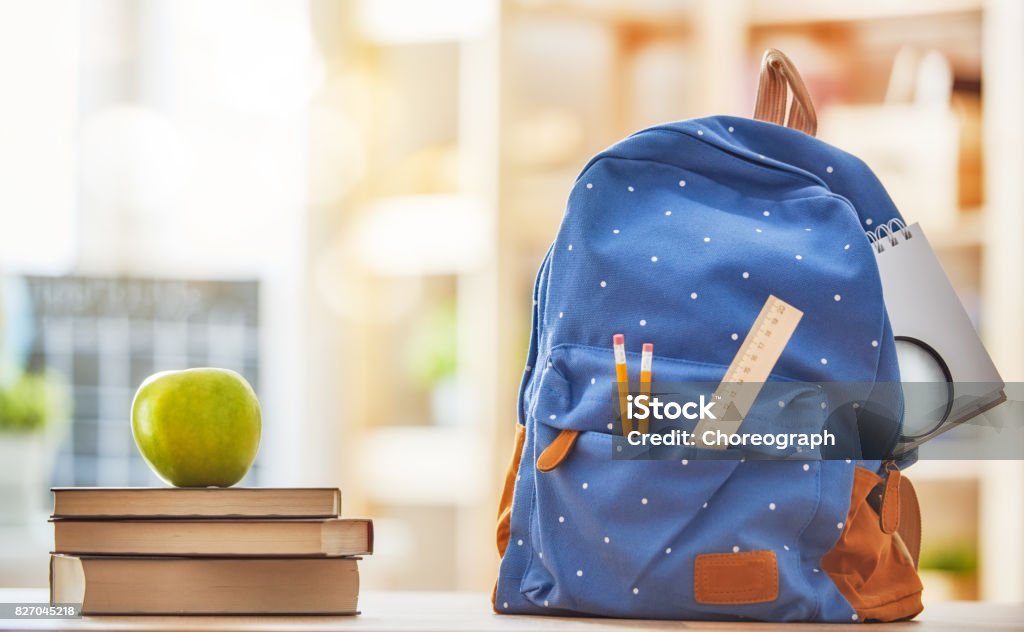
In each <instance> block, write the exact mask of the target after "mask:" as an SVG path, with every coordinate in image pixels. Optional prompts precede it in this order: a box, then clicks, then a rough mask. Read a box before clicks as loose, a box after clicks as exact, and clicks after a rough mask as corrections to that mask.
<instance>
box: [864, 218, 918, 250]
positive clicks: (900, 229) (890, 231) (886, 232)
mask: <svg viewBox="0 0 1024 632" xmlns="http://www.w3.org/2000/svg"><path fill="white" fill-rule="evenodd" d="M864 234H865V235H866V236H867V238H868V241H869V242H871V245H872V246H874V248H875V252H884V251H885V242H886V241H888V242H889V245H890V246H898V245H899V244H900V240H899V236H900V234H902V235H903V239H904V240H907V239H910V238H912V237H913V236H914V235H913V234H912V233H911V232H910V229H909V228H907V225H906V224H905V223H904V222H903V220H901V219H899V218H894V219H891V220H889V221H888V222H886V223H884V224H881V225H879V226H878V228H876V229H875V230H868V231H865V232H864Z"/></svg>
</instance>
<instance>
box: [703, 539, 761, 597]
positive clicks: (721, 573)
mask: <svg viewBox="0 0 1024 632" xmlns="http://www.w3.org/2000/svg"><path fill="white" fill-rule="evenodd" d="M778 597H779V568H778V565H777V563H776V560H775V551H746V552H743V553H706V554H704V555H698V556H697V558H696V559H695V560H694V562H693V598H694V600H695V601H696V602H697V603H703V604H750V603H765V602H768V601H775V600H776V599H777V598H778Z"/></svg>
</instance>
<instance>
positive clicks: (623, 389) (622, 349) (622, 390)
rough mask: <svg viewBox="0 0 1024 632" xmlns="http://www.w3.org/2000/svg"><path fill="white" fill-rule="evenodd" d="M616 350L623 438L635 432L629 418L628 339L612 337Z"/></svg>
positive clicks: (616, 374) (616, 370) (616, 375)
mask: <svg viewBox="0 0 1024 632" xmlns="http://www.w3.org/2000/svg"><path fill="white" fill-rule="evenodd" d="M612 348H614V349H615V379H616V380H617V381H618V383H619V413H620V414H621V415H622V436H626V435H628V434H629V433H631V432H633V420H632V419H630V418H629V401H628V399H627V398H628V397H629V371H628V370H627V368H626V337H625V336H623V335H622V334H615V335H614V336H612Z"/></svg>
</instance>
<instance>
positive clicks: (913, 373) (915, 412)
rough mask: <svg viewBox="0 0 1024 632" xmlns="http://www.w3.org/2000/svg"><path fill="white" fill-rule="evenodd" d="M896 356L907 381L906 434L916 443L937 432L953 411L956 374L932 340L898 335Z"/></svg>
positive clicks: (905, 440)
mask: <svg viewBox="0 0 1024 632" xmlns="http://www.w3.org/2000/svg"><path fill="white" fill-rule="evenodd" d="M896 358H897V360H898V362H899V365H900V375H901V379H902V382H903V403H904V413H903V434H902V436H901V441H903V442H912V441H918V440H920V439H924V438H925V437H927V436H928V435H930V434H932V433H934V432H935V431H936V430H938V429H939V428H940V427H942V424H943V422H945V421H946V419H947V418H948V417H949V414H950V412H952V410H953V376H952V374H951V373H950V371H949V366H947V365H946V362H945V361H944V360H943V359H942V356H941V355H939V353H938V352H937V351H936V350H935V349H934V348H933V347H932V346H931V345H929V344H928V343H926V342H924V341H923V340H918V339H917V338H911V337H910V336H896Z"/></svg>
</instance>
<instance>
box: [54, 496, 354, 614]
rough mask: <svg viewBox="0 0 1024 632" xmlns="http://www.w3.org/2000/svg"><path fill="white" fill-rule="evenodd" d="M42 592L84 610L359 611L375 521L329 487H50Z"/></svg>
mask: <svg viewBox="0 0 1024 632" xmlns="http://www.w3.org/2000/svg"><path fill="white" fill-rule="evenodd" d="M53 501H54V502H53V517H52V520H51V521H52V523H53V533H54V553H53V555H51V557H50V601H51V602H52V603H80V604H82V613H83V614H332V615H337V614H356V612H357V602H358V597H359V570H358V567H357V560H358V559H360V557H361V556H364V555H370V554H372V553H373V523H372V522H371V521H370V520H352V519H342V518H340V517H339V516H340V514H341V492H340V491H339V490H337V489H330V488H306V489H274V488H262V489H260V488H249V489H246V488H227V489H215V488H207V489H200V488H191V489H189V488H182V489H169V488H167V489H150V488H56V489H54V490H53Z"/></svg>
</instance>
